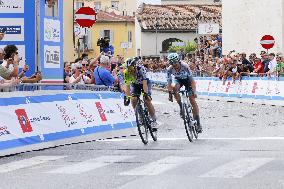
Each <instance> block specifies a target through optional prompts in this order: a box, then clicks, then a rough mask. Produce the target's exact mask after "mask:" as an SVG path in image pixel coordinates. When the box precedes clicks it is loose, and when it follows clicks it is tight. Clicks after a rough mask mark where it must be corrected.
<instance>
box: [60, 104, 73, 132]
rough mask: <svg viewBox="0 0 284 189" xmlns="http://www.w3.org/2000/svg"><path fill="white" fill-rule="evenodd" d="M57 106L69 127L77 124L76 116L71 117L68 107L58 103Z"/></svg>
mask: <svg viewBox="0 0 284 189" xmlns="http://www.w3.org/2000/svg"><path fill="white" fill-rule="evenodd" d="M56 108H57V109H58V110H59V112H60V114H61V117H62V119H63V120H64V123H65V125H66V126H67V127H71V126H73V125H75V124H77V123H78V122H77V121H76V118H75V117H71V116H70V115H69V114H68V113H67V110H66V108H64V107H63V106H60V105H58V104H56Z"/></svg>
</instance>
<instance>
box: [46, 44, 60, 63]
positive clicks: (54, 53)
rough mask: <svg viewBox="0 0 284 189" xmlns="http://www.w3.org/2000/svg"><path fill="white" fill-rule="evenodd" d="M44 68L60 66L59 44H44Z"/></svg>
mask: <svg viewBox="0 0 284 189" xmlns="http://www.w3.org/2000/svg"><path fill="white" fill-rule="evenodd" d="M44 68H60V46H48V45H44Z"/></svg>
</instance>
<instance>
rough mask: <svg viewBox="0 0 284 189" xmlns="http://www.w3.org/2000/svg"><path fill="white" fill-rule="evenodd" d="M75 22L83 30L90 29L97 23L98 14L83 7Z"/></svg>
mask: <svg viewBox="0 0 284 189" xmlns="http://www.w3.org/2000/svg"><path fill="white" fill-rule="evenodd" d="M75 21H76V22H77V24H79V26H81V27H83V28H90V27H92V26H93V25H94V23H96V21H97V13H96V12H95V11H94V9H92V8H90V7H81V8H80V9H79V10H78V11H77V12H76V13H75Z"/></svg>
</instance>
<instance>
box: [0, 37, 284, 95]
mask: <svg viewBox="0 0 284 189" xmlns="http://www.w3.org/2000/svg"><path fill="white" fill-rule="evenodd" d="M196 42H197V43H198V48H197V50H196V51H195V52H193V53H191V54H184V53H180V57H181V59H182V61H183V62H185V63H187V64H188V65H189V67H190V68H191V70H192V72H193V74H194V75H195V76H206V77H218V78H220V80H223V81H224V82H225V81H226V80H227V79H228V78H230V77H231V78H233V81H236V80H237V79H242V76H258V77H283V76H284V56H283V54H281V53H277V54H274V53H269V54H268V53H266V52H265V51H262V52H261V53H260V54H259V55H257V54H256V53H252V54H250V55H249V56H247V54H246V53H236V52H235V51H231V52H230V53H229V54H227V55H222V37H221V35H216V36H211V37H204V36H203V37H200V38H199V39H197V41H196ZM19 57H20V56H19V55H18V48H17V47H16V46H15V45H8V46H6V47H5V48H4V49H1V48H0V90H1V91H5V88H7V87H11V86H14V85H18V84H19V83H36V82H39V81H40V80H41V79H42V75H41V73H40V72H36V73H34V74H32V75H30V76H27V75H26V72H27V71H29V66H28V65H26V64H25V65H24V66H23V68H19V64H20V61H21V60H20V58H19ZM124 61H125V58H124V57H122V56H119V55H117V56H113V55H112V54H110V53H105V52H102V53H101V55H100V56H98V57H96V58H89V57H88V54H83V55H82V56H81V57H80V58H78V59H76V60H75V61H74V62H65V63H64V83H65V84H71V85H77V84H82V85H85V84H95V85H104V86H118V87H120V89H121V90H123V87H122V86H120V84H121V83H122V82H121V81H122V76H123V71H124V69H125V66H124ZM141 62H142V64H143V65H144V66H145V67H146V68H147V70H148V71H150V72H165V71H166V69H167V67H168V66H169V64H168V62H167V59H166V57H160V58H151V57H142V58H141ZM66 89H71V87H66Z"/></svg>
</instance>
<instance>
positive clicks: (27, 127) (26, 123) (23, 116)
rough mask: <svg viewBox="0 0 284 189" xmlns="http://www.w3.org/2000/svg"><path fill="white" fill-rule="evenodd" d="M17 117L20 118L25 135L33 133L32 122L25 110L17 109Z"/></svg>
mask: <svg viewBox="0 0 284 189" xmlns="http://www.w3.org/2000/svg"><path fill="white" fill-rule="evenodd" d="M15 113H16V115H17V116H18V120H19V123H20V125H21V128H22V131H23V133H30V132H32V131H33V128H32V126H31V123H30V120H29V118H28V115H27V113H26V110H25V109H17V110H15Z"/></svg>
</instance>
